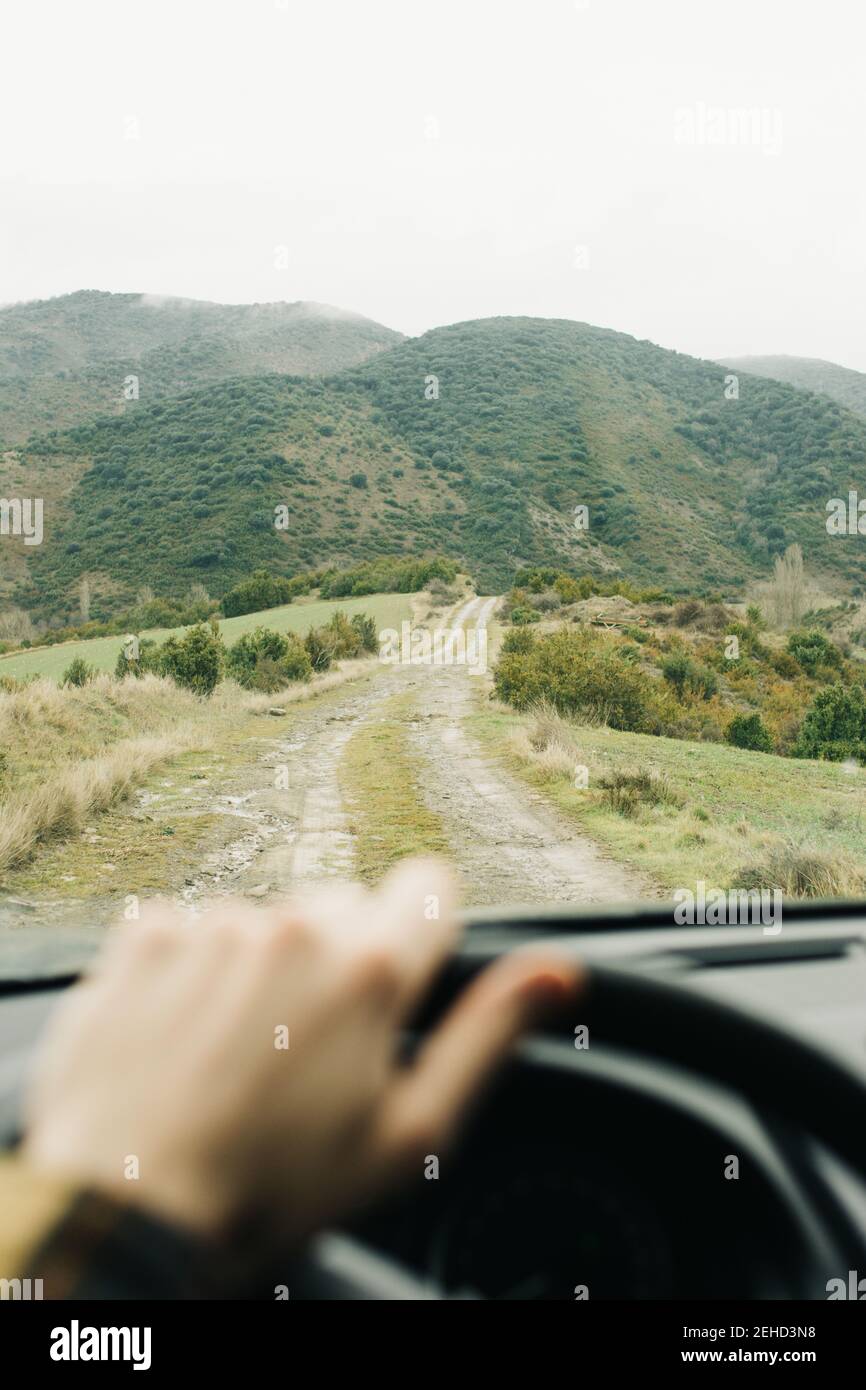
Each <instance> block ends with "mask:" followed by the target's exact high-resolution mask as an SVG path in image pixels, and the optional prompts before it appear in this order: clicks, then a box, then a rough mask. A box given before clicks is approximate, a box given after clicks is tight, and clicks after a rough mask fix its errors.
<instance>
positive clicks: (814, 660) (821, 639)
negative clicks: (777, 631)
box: [788, 631, 842, 676]
mask: <svg viewBox="0 0 866 1390" xmlns="http://www.w3.org/2000/svg"><path fill="white" fill-rule="evenodd" d="M788 651H789V652H790V654H791V656H793V657H794V659H795V660H796V661H798V662H799V664H800V665H801V666H802V668H803V670H804V671H805V672H806V673H807V674H808V675H810V676H815V675H817V673H818V672H819V671H820V670H821V668H822V667H825V668H828V669H829V670H831V671H839V670H841V668H842V653H841V652H840V651H839V648H838V647H837V646H836V645H835V644H834V643H833V642H830V641H828V639H827V638H826V637H825V636H824V634H823V633H821V632H814V631H813V632H792V633H791V636H790V637H789V638H788Z"/></svg>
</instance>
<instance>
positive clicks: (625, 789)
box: [599, 771, 682, 819]
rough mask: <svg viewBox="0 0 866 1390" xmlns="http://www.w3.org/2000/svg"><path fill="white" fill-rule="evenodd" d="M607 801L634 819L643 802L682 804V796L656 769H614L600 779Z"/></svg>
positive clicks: (619, 811)
mask: <svg viewBox="0 0 866 1390" xmlns="http://www.w3.org/2000/svg"><path fill="white" fill-rule="evenodd" d="M599 786H600V787H601V789H602V792H603V797H602V799H603V801H604V803H605V805H607V806H609V807H610V809H611V810H612V811H616V812H617V814H618V815H620V816H626V817H627V818H629V819H633V818H634V817H635V816H636V815H637V814H638V812H639V811H640V809H641V807H642V806H680V805H682V802H681V799H680V797H679V796H677V794H676V792H674V791H673V789H672V788H671V787H670V786H669V784H668V783H667V782H666V781H665V779H664V777H660V776H659V775H658V773H656V772H646V771H641V772H620V771H616V772H612V773H610V774H608V775H607V776H605V777H602V778H601V779H600V780H599Z"/></svg>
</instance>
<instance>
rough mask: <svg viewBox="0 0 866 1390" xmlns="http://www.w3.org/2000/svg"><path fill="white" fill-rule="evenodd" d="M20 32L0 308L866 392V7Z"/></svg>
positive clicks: (739, 7)
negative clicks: (478, 323)
mask: <svg viewBox="0 0 866 1390" xmlns="http://www.w3.org/2000/svg"><path fill="white" fill-rule="evenodd" d="M0 26H2V28H0V51H2V54H3V62H2V82H0V128H2V131H3V137H2V142H0V302H9V301H12V300H20V299H32V298H43V297H46V296H49V295H55V294H63V293H66V292H68V291H70V290H74V289H81V288H98V289H109V290H143V291H149V292H154V293H164V294H177V295H186V296H191V297H195V298H203V299H213V300H221V301H233V302H249V301H253V300H272V299H287V300H294V299H315V300H322V301H325V302H328V303H332V304H338V305H341V306H343V307H346V308H350V309H356V310H358V311H359V312H361V313H364V314H368V315H370V316H371V317H372V318H375V319H379V320H381V321H382V322H384V323H387V324H389V325H391V326H392V327H394V328H399V329H402V330H403V331H404V332H407V333H413V334H414V333H420V332H423V331H424V330H425V329H426V328H430V327H433V326H435V325H437V324H442V323H450V322H454V321H456V320H460V319H467V318H477V317H482V316H486V315H492V314H539V315H545V316H551V317H562V318H575V319H583V320H587V321H589V322H591V323H597V324H602V325H605V326H608V327H612V328H618V329H622V330H624V331H626V332H630V333H634V334H636V335H637V336H638V337H646V338H651V339H652V340H654V341H656V342H660V343H662V344H664V345H665V346H667V347H675V348H679V349H680V350H682V351H684V352H691V353H696V354H698V355H701V356H707V357H714V356H722V355H725V354H733V353H747V352H748V353H755V352H787V353H795V354H803V355H807V356H816V357H826V358H830V359H832V360H835V361H838V362H841V363H844V364H845V365H848V366H851V367H857V368H859V369H860V370H866V334H864V308H866V178H864V168H866V157H864V130H866V119H864V118H866V82H864V77H863V51H864V38H866V7H864V5H863V4H862V0H823V2H822V3H821V4H820V5H816V4H815V3H814V2H813V0H809V3H807V0H722V2H721V3H718V2H717V3H711V0H656V3H652V2H651V0H525V3H517V0H426V2H425V3H420V0H147V3H139V4H137V5H136V4H132V3H125V2H124V0H75V2H74V3H70V0H4V2H3V11H2V20H0ZM738 109H740V110H747V111H751V112H754V113H756V122H757V123H756V131H757V138H756V139H753V138H751V135H749V138H744V130H743V127H741V126H739V125H737V124H736V118H735V117H734V116H731V115H729V114H728V113H731V112H735V111H736V110H738ZM719 111H721V113H722V115H721V116H719V114H718V112H719ZM716 140H721V141H722V142H721V143H710V141H716ZM283 247H284V248H287V249H286V250H285V251H278V250H277V248H283ZM281 266H282V267H283V268H280V267H281Z"/></svg>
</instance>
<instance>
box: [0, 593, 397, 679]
mask: <svg viewBox="0 0 866 1390" xmlns="http://www.w3.org/2000/svg"><path fill="white" fill-rule="evenodd" d="M410 607H411V596H410V595H409V594H367V595H365V597H363V598H343V599H328V600H324V601H315V600H314V601H313V602H306V601H304V600H298V601H297V602H296V603H291V604H287V605H285V606H284V607H282V608H267V609H265V610H263V611H261V612H258V613H245V614H243V616H242V617H239V618H223V619H222V621H221V623H220V632H221V633H222V636H223V641H224V642H225V643H226V645H228V646H230V645H231V644H232V643H233V642H236V641H237V640H238V638H239V637H242V636H243V635H244V633H245V632H251V631H252V630H253V628H254V627H259V626H262V627H269V628H271V629H272V630H273V631H275V632H295V633H298V634H299V635H300V636H303V635H304V634H305V633H307V632H309V630H310V628H311V627H318V626H319V625H320V624H321V623H326V622H327V621H328V619H329V618H330V617H331V616H332V615H333V614H334V613H336V612H337V611H338V610H341V611H342V612H343V613H346V614H348V616H349V617H352V615H353V614H354V613H367V614H369V615H370V616H371V617H373V618H375V620H376V623H377V625H378V627H379V629H380V630H381V629H382V628H386V627H396V628H399V626H400V623H401V622H402V621H403V619H404V618H408V617H409V616H410ZM184 630H185V629H184V628H154V629H153V630H152V631H150V632H143V633H141V636H142V637H152V638H154V639H155V640H156V641H158V642H162V641H164V640H165V638H166V637H168V636H169V635H170V634H171V633H172V632H175V633H181V632H183V631H184ZM122 645H123V635H119V636H117V637H93V638H91V639H90V640H89V641H85V642H63V643H60V644H59V645H58V646H56V647H41V648H36V649H34V650H33V651H26V652H15V653H13V654H10V655H9V656H0V676H15V677H18V678H20V677H22V676H45V677H47V678H48V679H49V680H53V681H59V680H60V678H61V676H62V675H63V672H64V671H65V670H66V668H67V666H68V665H69V663H70V661H71V660H72V658H73V657H75V656H80V657H83V658H84V660H85V661H86V662H88V663H89V665H91V666H95V667H96V669H97V670H98V671H113V670H114V667H115V663H116V662H117V656H118V653H119V651H120V649H121V647H122Z"/></svg>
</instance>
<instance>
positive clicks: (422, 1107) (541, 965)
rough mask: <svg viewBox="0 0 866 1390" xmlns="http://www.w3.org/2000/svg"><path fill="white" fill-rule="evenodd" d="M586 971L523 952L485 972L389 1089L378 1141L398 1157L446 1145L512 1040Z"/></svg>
mask: <svg viewBox="0 0 866 1390" xmlns="http://www.w3.org/2000/svg"><path fill="white" fill-rule="evenodd" d="M584 975H585V972H584V970H583V968H582V967H581V966H580V965H575V964H573V963H571V962H568V961H565V960H562V959H557V958H556V957H544V958H539V957H537V956H535V957H532V956H528V955H524V954H516V955H512V956H508V957H506V958H505V959H503V960H501V961H498V962H497V963H496V964H495V965H493V966H491V967H490V968H489V969H488V970H485V971H484V972H483V974H482V975H480V976H479V977H478V978H477V979H476V980H475V981H474V983H473V984H472V985H470V986H469V988H468V989H467V990H466V991H465V993H464V994H463V995H462V997H461V998H460V1000H459V1001H458V1002H457V1004H455V1005H454V1007H453V1008H452V1010H451V1012H450V1013H449V1014H448V1015H447V1016H446V1018H445V1021H444V1022H443V1023H442V1024H440V1026H439V1028H438V1029H437V1030H436V1031H435V1033H433V1035H432V1036H431V1037H430V1038H429V1040H428V1041H427V1042H426V1043H425V1044H424V1046H423V1048H422V1050H421V1052H420V1054H419V1056H418V1058H417V1059H416V1061H415V1063H414V1064H413V1066H412V1067H411V1068H410V1069H409V1070H408V1072H404V1073H402V1074H400V1075H399V1076H398V1079H397V1081H396V1082H395V1083H394V1085H393V1086H392V1088H391V1090H390V1091H389V1094H388V1097H387V1098H386V1102H385V1110H384V1115H383V1121H382V1141H383V1143H384V1145H385V1147H386V1150H389V1151H390V1152H391V1153H392V1154H393V1156H394V1159H395V1161H397V1162H400V1161H401V1159H402V1158H403V1157H405V1158H406V1160H407V1161H409V1162H412V1161H414V1159H415V1158H416V1157H417V1155H418V1153H419V1152H421V1153H423V1152H425V1151H426V1149H427V1148H428V1147H429V1146H430V1145H433V1144H438V1145H442V1144H445V1143H446V1142H447V1140H448V1138H449V1137H450V1135H451V1134H452V1132H453V1130H454V1128H455V1126H456V1125H457V1124H459V1122H460V1120H461V1119H462V1117H463V1115H464V1114H465V1111H466V1109H467V1107H468V1105H469V1103H470V1102H471V1101H472V1100H473V1098H474V1097H475V1096H476V1094H477V1093H478V1091H479V1090H480V1088H481V1087H482V1086H483V1084H484V1082H485V1081H486V1080H487V1079H488V1078H489V1076H490V1075H491V1073H492V1072H493V1071H494V1069H495V1068H496V1067H497V1066H498V1065H499V1063H500V1062H502V1061H503V1059H504V1058H505V1057H506V1056H507V1054H508V1052H509V1049H510V1048H511V1046H512V1045H513V1043H514V1042H515V1040H516V1039H517V1038H519V1037H520V1035H521V1034H522V1033H524V1032H525V1031H526V1030H527V1029H528V1028H530V1027H531V1026H532V1025H533V1024H534V1023H536V1022H537V1021H538V1019H539V1018H540V1017H541V1016H542V1015H543V1014H544V1012H545V1011H546V1010H548V1009H550V1008H551V1007H553V1006H555V1005H557V1004H563V1003H565V1001H566V1000H567V999H569V998H570V997H576V996H577V994H578V993H579V992H580V989H581V987H582V983H583V979H584Z"/></svg>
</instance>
